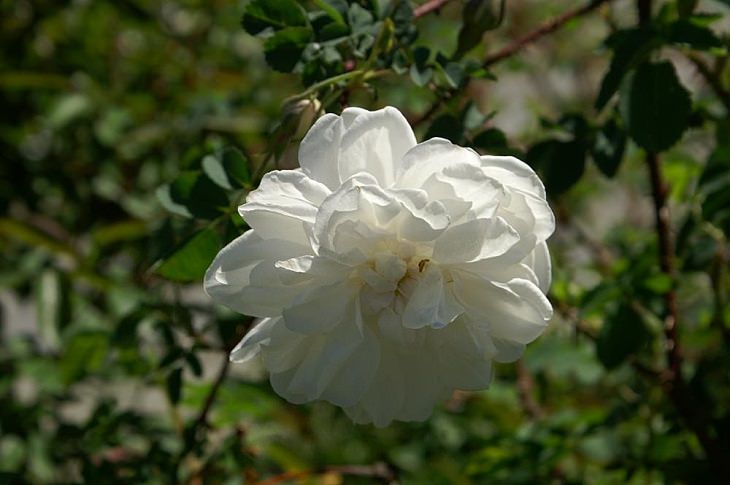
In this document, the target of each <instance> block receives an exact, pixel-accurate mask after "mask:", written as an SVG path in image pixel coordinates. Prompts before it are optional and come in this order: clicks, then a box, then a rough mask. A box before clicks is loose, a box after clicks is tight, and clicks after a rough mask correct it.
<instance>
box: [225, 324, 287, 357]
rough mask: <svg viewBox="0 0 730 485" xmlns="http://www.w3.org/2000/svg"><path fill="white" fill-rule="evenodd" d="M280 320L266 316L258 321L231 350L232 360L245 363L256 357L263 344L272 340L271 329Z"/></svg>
mask: <svg viewBox="0 0 730 485" xmlns="http://www.w3.org/2000/svg"><path fill="white" fill-rule="evenodd" d="M278 320H279V319H278V318H264V319H263V320H261V321H260V322H258V323H257V324H256V326H254V327H253V328H252V329H251V330H249V331H248V333H247V334H246V335H245V336H244V337H243V339H241V341H240V342H238V345H236V346H235V347H234V349H233V350H232V351H231V354H230V355H229V356H228V358H229V359H230V361H231V362H236V363H243V362H247V361H249V360H251V359H253V358H254V357H256V356H257V355H258V354H259V353H260V352H261V346H262V345H263V346H265V345H266V344H268V343H269V342H270V341H271V331H272V329H273V327H274V325H276V323H277V322H278Z"/></svg>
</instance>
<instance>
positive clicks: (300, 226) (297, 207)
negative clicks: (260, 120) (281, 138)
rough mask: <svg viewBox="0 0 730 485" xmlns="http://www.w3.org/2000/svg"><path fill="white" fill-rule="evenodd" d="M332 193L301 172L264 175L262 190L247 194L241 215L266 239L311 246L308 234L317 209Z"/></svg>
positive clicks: (239, 209) (279, 171)
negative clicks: (283, 240)
mask: <svg viewBox="0 0 730 485" xmlns="http://www.w3.org/2000/svg"><path fill="white" fill-rule="evenodd" d="M329 193H330V191H329V189H327V187H325V186H324V185H322V184H320V183H319V182H316V181H315V180H312V179H311V178H309V177H308V176H307V175H306V174H305V173H304V172H302V171H301V170H277V171H273V172H269V173H267V174H266V175H264V178H263V179H262V180H261V185H259V188H258V189H256V190H254V191H253V192H251V193H249V194H248V197H247V198H246V203H245V204H243V205H242V206H240V207H239V208H238V212H239V213H240V214H241V217H243V219H244V220H245V221H246V222H247V223H248V225H249V226H251V227H252V228H253V229H255V230H256V232H257V234H259V235H260V236H261V237H262V238H264V239H269V238H276V239H285V240H289V241H294V242H298V243H299V244H309V239H308V231H309V232H311V226H312V225H313V224H314V219H315V217H316V215H317V208H318V207H319V205H320V204H321V203H322V202H323V201H324V199H325V198H326V197H327V196H328V195H329Z"/></svg>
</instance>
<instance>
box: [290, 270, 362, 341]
mask: <svg viewBox="0 0 730 485" xmlns="http://www.w3.org/2000/svg"><path fill="white" fill-rule="evenodd" d="M358 289H359V288H357V287H356V286H355V285H353V284H348V282H346V281H344V282H341V283H335V284H333V285H329V286H322V287H319V288H314V289H311V290H309V291H306V290H304V291H305V293H303V294H301V295H300V296H299V297H298V298H297V299H296V300H295V301H294V302H293V303H292V304H291V305H290V306H288V307H287V308H285V309H284V311H283V313H282V316H283V317H284V321H285V322H286V326H287V328H288V329H289V330H292V331H294V332H298V333H302V334H319V333H325V332H329V331H331V330H332V329H334V328H335V327H336V326H337V325H340V324H343V325H346V324H348V323H349V322H347V320H349V319H350V318H351V316H352V313H353V311H354V308H355V296H356V294H357V291H358Z"/></svg>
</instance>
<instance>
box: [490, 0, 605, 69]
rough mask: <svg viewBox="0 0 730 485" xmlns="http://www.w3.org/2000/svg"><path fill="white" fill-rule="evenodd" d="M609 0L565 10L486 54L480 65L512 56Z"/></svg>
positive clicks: (594, 1)
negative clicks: (509, 42) (522, 35)
mask: <svg viewBox="0 0 730 485" xmlns="http://www.w3.org/2000/svg"><path fill="white" fill-rule="evenodd" d="M610 1H611V0H592V1H591V2H590V3H588V4H587V5H584V6H582V7H578V8H575V9H573V10H568V11H567V12H565V13H563V14H561V15H559V16H557V17H555V18H554V19H552V20H549V21H547V22H545V23H544V24H542V25H541V26H540V27H538V28H537V29H535V30H533V31H532V32H530V33H529V34H527V35H525V36H524V37H520V38H519V39H517V40H516V41H514V42H512V43H511V44H509V45H507V46H505V47H503V48H502V49H500V50H499V51H497V52H495V53H494V54H491V55H489V56H487V58H486V59H484V62H483V63H482V66H484V67H490V66H492V65H493V64H496V63H498V62H500V61H502V60H504V59H507V58H508V57H511V56H513V55H514V54H516V53H517V52H519V51H521V50H522V49H524V48H525V47H527V46H528V45H530V44H532V43H534V42H536V41H537V40H539V39H541V38H542V37H544V36H546V35H548V34H551V33H553V32H555V31H556V30H558V29H559V28H560V27H562V26H563V25H565V24H566V23H567V22H569V21H570V20H573V19H574V18H576V17H581V16H583V15H586V14H587V13H590V12H592V11H593V10H595V9H596V8H598V7H599V6H601V5H602V4H604V3H607V2H610Z"/></svg>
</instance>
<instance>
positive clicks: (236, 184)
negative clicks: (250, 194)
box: [202, 147, 251, 190]
mask: <svg viewBox="0 0 730 485" xmlns="http://www.w3.org/2000/svg"><path fill="white" fill-rule="evenodd" d="M202 166H203V172H205V174H206V175H207V176H208V177H209V178H210V179H211V180H212V181H213V182H215V184H216V185H218V186H219V187H222V188H224V189H226V190H233V189H239V188H241V187H248V186H250V185H251V172H250V170H249V162H248V159H247V158H246V156H245V155H244V154H243V153H242V152H241V151H240V150H239V149H237V148H235V147H226V148H224V149H223V150H221V151H219V152H218V153H215V154H211V155H206V156H205V157H204V158H203V162H202Z"/></svg>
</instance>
